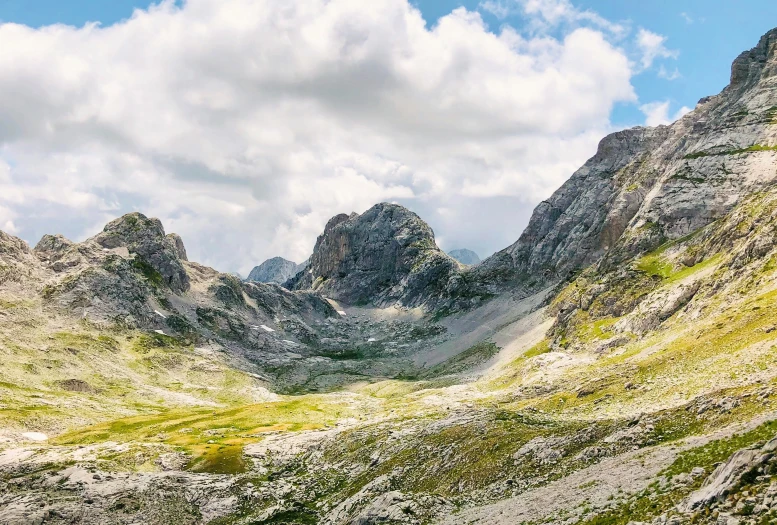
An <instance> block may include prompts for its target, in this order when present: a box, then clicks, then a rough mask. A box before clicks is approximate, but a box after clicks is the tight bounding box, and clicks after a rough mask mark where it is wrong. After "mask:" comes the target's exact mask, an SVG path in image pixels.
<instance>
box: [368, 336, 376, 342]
mask: <svg viewBox="0 0 777 525" xmlns="http://www.w3.org/2000/svg"><path fill="white" fill-rule="evenodd" d="M375 341H377V339H375V338H374V337H370V338H369V339H367V342H368V343H374V342H375Z"/></svg>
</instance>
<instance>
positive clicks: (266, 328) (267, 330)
mask: <svg viewBox="0 0 777 525" xmlns="http://www.w3.org/2000/svg"><path fill="white" fill-rule="evenodd" d="M259 328H261V329H262V330H264V331H265V332H274V331H275V330H273V329H272V328H270V327H269V326H265V325H259Z"/></svg>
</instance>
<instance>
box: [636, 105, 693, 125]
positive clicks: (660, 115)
mask: <svg viewBox="0 0 777 525" xmlns="http://www.w3.org/2000/svg"><path fill="white" fill-rule="evenodd" d="M639 109H640V111H642V113H644V115H645V125H646V126H661V125H666V124H671V123H672V122H674V121H675V120H677V119H680V118H682V117H683V116H684V115H686V114H688V113H690V112H691V108H689V107H687V106H683V107H681V108H680V109H678V110H677V111H675V112H674V114H672V116H669V101H668V100H665V101H663V102H661V101H658V102H650V103H648V104H643V105H641V106H640V107H639Z"/></svg>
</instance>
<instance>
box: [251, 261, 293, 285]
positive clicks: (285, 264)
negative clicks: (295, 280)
mask: <svg viewBox="0 0 777 525" xmlns="http://www.w3.org/2000/svg"><path fill="white" fill-rule="evenodd" d="M298 266H299V265H298V264H297V263H295V262H292V261H289V260H287V259H284V258H283V257H273V258H272V259H267V260H266V261H264V262H263V263H262V264H260V265H259V266H256V267H254V269H253V270H251V273H249V274H248V278H247V279H246V281H251V282H257V283H275V284H283V283H285V282H286V281H288V280H289V279H291V278H292V277H294V276H295V275H296V274H297V272H298V270H297V267H298Z"/></svg>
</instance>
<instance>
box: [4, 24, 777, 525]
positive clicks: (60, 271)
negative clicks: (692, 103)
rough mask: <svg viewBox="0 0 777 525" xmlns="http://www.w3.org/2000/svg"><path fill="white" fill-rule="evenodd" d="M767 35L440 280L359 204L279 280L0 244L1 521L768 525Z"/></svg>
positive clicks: (148, 257) (432, 256) (96, 241)
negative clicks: (684, 108) (489, 248)
mask: <svg viewBox="0 0 777 525" xmlns="http://www.w3.org/2000/svg"><path fill="white" fill-rule="evenodd" d="M775 178H777V30H773V31H770V32H769V33H767V34H766V35H765V36H764V37H763V38H761V40H760V41H759V43H758V45H757V46H756V47H755V48H753V49H752V50H750V51H747V52H745V53H743V54H742V55H740V56H739V57H738V58H737V59H736V60H735V61H734V63H733V66H732V75H731V83H730V85H729V86H727V87H726V88H725V89H724V90H723V91H722V92H721V93H720V94H719V95H716V96H713V97H707V98H704V99H702V100H701V101H700V102H699V104H698V105H697V107H696V108H695V109H694V110H693V111H692V112H691V113H689V114H688V115H686V116H684V117H683V118H681V119H680V120H678V121H677V122H675V123H674V124H672V125H670V126H659V127H657V128H641V127H640V128H635V129H631V130H625V131H621V132H618V133H614V134H612V135H609V136H607V137H605V138H604V139H603V140H602V141H601V143H600V145H599V148H598V151H597V153H596V154H595V155H594V157H592V158H591V159H589V160H588V161H587V162H586V163H585V164H584V165H583V166H582V167H581V168H580V169H579V170H577V171H576V172H575V173H574V174H572V176H571V177H570V179H569V180H568V181H567V182H566V183H564V184H563V185H562V186H561V188H559V190H558V191H556V192H555V193H554V194H553V195H552V196H551V197H550V198H549V199H548V200H547V201H545V202H543V203H541V204H540V205H539V206H537V208H536V209H535V211H534V213H533V215H532V218H531V220H530V223H529V225H528V226H527V228H526V230H525V231H524V232H523V234H522V235H521V236H520V238H519V239H518V240H517V241H516V243H514V244H513V245H511V246H509V247H507V248H505V249H504V250H502V251H500V252H497V253H496V254H494V255H493V256H491V257H489V258H487V259H486V260H484V261H483V262H481V263H480V264H478V265H475V266H472V267H463V266H462V265H460V264H459V263H457V262H456V261H455V260H454V259H453V258H451V257H450V256H448V255H446V254H444V253H442V252H441V251H440V250H439V248H437V246H436V243H435V241H434V233H433V232H432V229H431V228H430V227H429V226H428V225H427V224H426V223H425V222H424V221H423V220H421V218H419V217H418V216H417V215H415V214H414V213H412V212H410V211H409V210H407V209H405V208H402V207H401V206H397V205H392V204H386V203H381V204H377V205H375V206H374V207H372V208H370V209H369V210H367V211H366V212H365V213H363V214H361V215H357V214H351V215H338V216H336V217H334V218H333V219H332V220H330V221H329V223H328V224H327V225H326V228H325V229H324V231H323V232H322V234H321V236H319V238H318V240H317V242H316V245H315V247H314V250H313V255H312V256H311V259H310V263H309V266H308V268H307V270H306V271H303V272H300V273H298V274H297V275H295V276H294V277H292V278H291V279H290V280H289V281H287V282H286V283H285V285H284V286H285V288H282V287H279V286H276V285H271V284H263V283H252V282H241V281H240V280H239V279H236V278H234V277H233V276H230V275H225V274H220V273H218V272H216V271H215V270H212V269H210V268H207V267H204V266H202V265H199V264H197V263H195V262H192V261H189V260H187V257H186V251H185V248H184V244H183V241H182V240H181V239H180V238H179V237H177V236H175V235H174V234H167V233H166V232H165V231H164V228H163V226H162V224H161V223H160V222H159V221H158V220H156V219H152V218H147V217H145V216H143V215H141V214H130V215H127V216H124V217H121V218H119V219H117V220H115V221H112V222H111V223H109V224H108V225H107V226H106V227H105V228H104V230H103V231H102V232H100V233H98V234H97V235H95V236H94V237H92V238H90V239H87V240H86V241H84V242H81V243H76V242H72V241H70V240H68V239H66V238H65V237H63V236H61V235H47V236H44V237H43V239H41V241H40V242H39V243H38V244H37V245H36V246H35V248H34V249H31V248H30V247H29V246H28V245H27V244H26V243H25V242H24V241H22V240H20V239H18V238H16V237H13V236H11V235H8V234H5V233H2V232H0V355H2V359H3V361H2V363H3V368H2V370H3V378H2V381H1V382H0V521H2V522H4V523H5V522H8V523H55V524H64V523H114V522H115V523H130V522H133V523H137V522H143V523H153V524H162V523H165V524H166V523H181V524H183V523H239V524H247V523H276V524H281V523H286V524H306V523H321V524H326V525H340V524H343V525H351V524H362V525H367V524H378V523H381V524H394V525H397V524H413V525H418V524H421V523H437V524H451V525H453V524H460V523H489V524H497V525H502V524H504V525H507V524H512V523H558V524H565V525H572V524H581V525H601V524H605V523H606V524H618V525H628V524H631V525H635V524H648V523H650V524H670V523H672V524H686V523H687V524H691V523H694V524H702V525H713V524H714V525H717V524H720V523H726V524H734V523H736V524H740V525H745V524H761V523H764V524H765V523H777V488H776V487H777V486H776V485H775V483H777V480H776V478H775V472H777V456H775V454H774V453H775V451H776V450H777V419H776V417H775V414H777V396H776V395H775V392H777V353H776V352H775V349H777V323H776V322H775V319H777V301H776V300H775V299H776V298H777V235H775V232H777V186H776V185H775V184H774V182H775Z"/></svg>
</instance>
